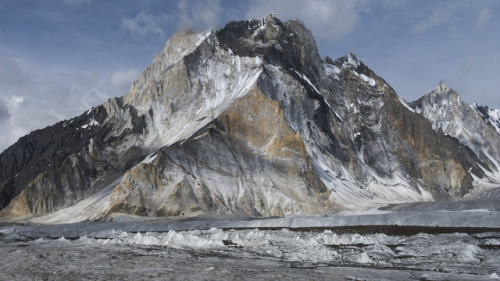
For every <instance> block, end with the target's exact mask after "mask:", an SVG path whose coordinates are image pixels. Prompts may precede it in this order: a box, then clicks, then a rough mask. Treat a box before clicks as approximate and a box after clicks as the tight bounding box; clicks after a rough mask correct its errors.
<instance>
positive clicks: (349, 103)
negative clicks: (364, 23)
mask: <svg viewBox="0 0 500 281" xmlns="http://www.w3.org/2000/svg"><path fill="white" fill-rule="evenodd" d="M438 88H439V89H437V90H436V91H439V93H441V92H450V91H451V90H449V89H448V87H447V86H445V85H441V84H440V86H439V87H438ZM433 93H434V92H433ZM439 93H437V94H436V95H435V96H439V98H434V96H433V94H432V93H431V94H430V95H428V96H425V97H423V98H422V99H421V100H419V101H417V102H415V103H411V104H408V103H406V102H405V101H404V100H402V99H400V98H399V97H398V96H397V94H396V93H395V92H394V90H393V89H392V88H391V87H390V86H389V85H388V84H387V83H386V82H385V81H384V80H383V79H382V78H381V77H379V76H377V75H376V74H375V73H374V72H373V71H372V70H370V69H369V68H368V67H367V66H366V65H365V64H364V63H363V62H361V61H359V60H358V59H357V58H356V56H355V55H353V54H348V55H346V56H344V57H341V58H338V59H337V60H332V59H330V58H329V57H325V58H321V57H320V55H319V54H318V50H317V47H316V43H315V41H314V38H313V37H312V34H311V32H310V31H309V30H307V28H306V27H305V26H304V25H303V24H302V23H300V22H299V21H296V20H291V21H288V22H281V21H280V20H279V19H277V18H275V17H274V16H269V17H268V18H266V19H261V20H253V21H239V22H231V23H229V24H227V26H226V27H224V28H223V29H220V30H209V31H200V32H194V31H182V32H179V33H178V34H176V35H175V36H173V37H172V38H171V39H170V40H169V41H168V42H167V44H166V46H165V48H164V49H163V51H162V52H161V53H160V54H159V55H158V56H157V57H156V58H155V59H154V60H153V62H152V64H151V65H150V66H148V67H147V68H146V70H145V71H144V72H143V73H142V74H141V76H140V77H139V79H138V80H137V81H136V82H134V83H133V85H132V86H131V89H130V92H129V93H128V94H127V95H126V96H124V97H120V98H114V99H110V100H108V101H107V102H105V103H104V104H103V105H101V106H98V107H96V108H93V109H91V110H89V111H88V112H86V113H84V114H82V115H81V116H78V117H75V118H73V119H71V120H67V121H63V122H60V123H58V124H56V125H54V126H51V127H47V128H45V129H42V130H39V131H35V132H33V133H31V134H30V135H28V136H26V137H23V138H21V139H20V140H19V141H18V142H17V143H16V144H14V145H13V146H11V147H10V148H9V149H7V150H6V151H4V152H3V153H2V154H1V155H0V167H1V174H0V176H1V178H0V183H1V187H0V192H1V195H2V197H1V198H0V199H1V200H0V204H1V205H0V207H1V208H3V210H2V211H1V215H2V217H3V218H4V219H14V218H25V219H31V220H32V221H34V222H47V221H50V222H58V221H59V222H60V221H75V220H84V219H103V218H106V217H110V216H114V215H115V214H119V213H125V214H130V215H140V216H150V217H156V216H161V217H192V216H198V215H244V216H254V217H267V216H289V215H292V214H318V213H331V212H336V211H340V210H345V209H352V210H360V209H366V208H371V207H374V206H378V205H381V204H388V203H396V202H408V201H421V200H426V201H432V200H456V199H460V198H462V197H463V196H464V195H465V194H467V193H468V192H469V191H470V190H472V189H473V188H474V187H481V185H483V184H485V183H494V182H495V180H496V178H495V175H498V162H500V156H499V153H498V147H499V146H498V142H499V134H498V132H496V131H495V130H494V126H492V125H491V124H492V121H491V120H492V119H491V118H490V116H492V115H493V113H494V112H495V111H489V109H488V110H484V109H482V108H480V107H477V106H476V107H474V108H470V107H466V105H463V104H462V102H460V100H459V98H458V95H456V93H455V95H451V98H450V97H448V96H447V95H445V96H443V97H440V96H442V94H439ZM455 96H456V97H455ZM457 98H458V99H457ZM455 100H456V101H457V103H456V105H455V104H454V105H453V108H457V109H456V110H454V111H453V112H452V113H449V111H448V107H447V105H449V104H450V103H452V102H453V101H455ZM444 101H448V102H447V103H445V102H444ZM438 108H440V109H441V110H442V111H444V112H445V113H443V114H433V112H437V111H439V110H438ZM491 112H493V113H491ZM490 119H491V120H490ZM470 120H473V122H472V121H470ZM446 122H450V123H449V124H460V126H461V127H460V128H462V129H463V130H462V132H468V133H469V134H467V135H464V134H461V133H460V132H458V131H457V130H458V129H457V128H459V126H458V125H449V126H445V124H448V123H446ZM488 122H489V123H488ZM469 126H473V128H471V127H469ZM452 128H453V130H451V129H452ZM492 128H493V129H492ZM450 130H451V131H450ZM478 135H480V136H481V137H478Z"/></svg>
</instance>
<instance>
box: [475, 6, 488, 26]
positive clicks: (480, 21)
mask: <svg viewBox="0 0 500 281" xmlns="http://www.w3.org/2000/svg"><path fill="white" fill-rule="evenodd" d="M491 18H492V15H491V11H490V10H489V9H487V8H484V9H482V10H481V11H479V15H478V18H477V21H476V26H477V27H481V26H484V25H485V24H487V23H488V22H489V21H490V20H491Z"/></svg>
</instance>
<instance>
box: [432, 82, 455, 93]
mask: <svg viewBox="0 0 500 281" xmlns="http://www.w3.org/2000/svg"><path fill="white" fill-rule="evenodd" d="M450 91H452V90H451V88H450V87H448V85H446V83H445V82H444V81H443V80H441V81H439V84H438V85H437V87H436V88H435V89H434V90H433V91H432V93H435V94H444V93H448V92H450Z"/></svg>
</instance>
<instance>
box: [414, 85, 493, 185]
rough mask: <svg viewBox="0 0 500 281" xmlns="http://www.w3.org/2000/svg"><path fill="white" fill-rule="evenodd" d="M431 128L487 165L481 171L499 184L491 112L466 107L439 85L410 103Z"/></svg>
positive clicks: (465, 104) (451, 90)
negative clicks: (471, 152) (463, 145)
mask: <svg viewBox="0 0 500 281" xmlns="http://www.w3.org/2000/svg"><path fill="white" fill-rule="evenodd" d="M412 107H413V108H415V110H416V111H417V112H419V113H421V114H422V115H423V116H424V117H425V118H427V119H428V120H429V121H430V122H431V124H432V128H433V129H434V130H435V131H437V130H442V131H443V132H444V134H446V135H449V136H451V137H455V138H457V139H458V140H459V141H460V142H461V143H463V144H465V145H467V146H468V147H469V148H470V149H472V150H473V151H474V153H475V154H476V155H477V157H478V158H479V159H481V160H482V161H483V162H484V163H487V165H483V167H482V169H483V170H484V171H485V174H487V175H488V176H489V178H490V179H491V181H494V182H499V183H500V161H499V160H500V138H499V135H498V131H496V130H495V129H496V128H495V126H494V125H493V124H494V123H495V121H494V120H495V118H491V116H490V115H489V114H490V112H491V114H492V115H495V111H490V110H489V109H487V108H485V107H479V106H477V105H474V106H472V107H471V106H469V105H468V104H467V103H466V102H465V101H463V100H462V98H460V96H459V95H458V93H457V92H456V91H454V90H453V89H451V88H450V87H448V85H446V84H445V83H444V82H443V81H441V82H440V83H439V85H438V86H437V87H436V88H435V89H434V90H433V91H432V92H430V93H429V94H427V95H425V96H423V97H421V98H420V99H419V100H417V101H415V102H413V103H412Z"/></svg>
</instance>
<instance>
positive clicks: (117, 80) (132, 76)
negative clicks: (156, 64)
mask: <svg viewBox="0 0 500 281" xmlns="http://www.w3.org/2000/svg"><path fill="white" fill-rule="evenodd" d="M139 74H140V72H139V71H138V70H137V69H128V70H118V71H115V72H114V73H113V74H111V77H110V79H109V82H110V83H109V84H110V92H111V93H115V95H116V96H123V95H125V94H127V93H128V91H129V89H130V86H132V82H134V81H135V80H137V79H138V78H139Z"/></svg>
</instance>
